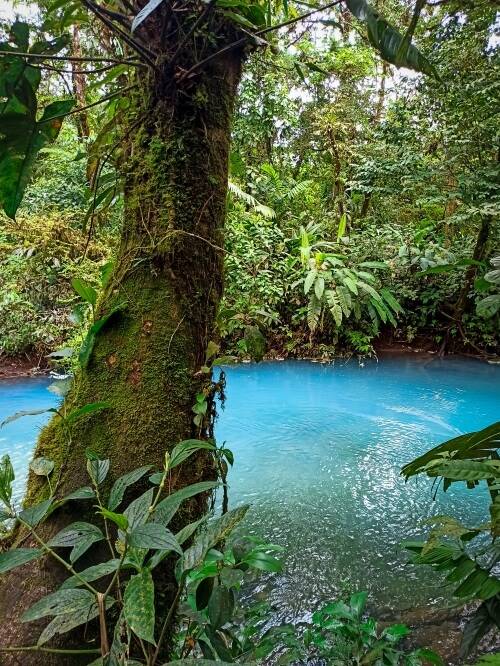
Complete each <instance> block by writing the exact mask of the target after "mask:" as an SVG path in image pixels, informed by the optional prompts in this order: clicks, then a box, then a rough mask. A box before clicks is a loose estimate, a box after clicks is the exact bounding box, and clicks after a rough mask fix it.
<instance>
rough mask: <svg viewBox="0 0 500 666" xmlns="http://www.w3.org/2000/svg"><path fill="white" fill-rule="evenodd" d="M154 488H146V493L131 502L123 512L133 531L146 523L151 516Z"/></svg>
mask: <svg viewBox="0 0 500 666" xmlns="http://www.w3.org/2000/svg"><path fill="white" fill-rule="evenodd" d="M153 495H154V488H150V489H149V490H146V492H145V493H143V494H142V495H140V496H139V497H137V499H135V500H134V501H133V502H131V503H130V504H129V505H128V507H127V508H126V509H125V511H124V512H123V513H124V514H125V516H126V517H127V520H128V527H129V530H130V531H132V530H134V529H135V528H136V527H138V526H139V525H144V523H145V522H146V520H147V519H148V517H149V507H150V506H151V505H152V504H153Z"/></svg>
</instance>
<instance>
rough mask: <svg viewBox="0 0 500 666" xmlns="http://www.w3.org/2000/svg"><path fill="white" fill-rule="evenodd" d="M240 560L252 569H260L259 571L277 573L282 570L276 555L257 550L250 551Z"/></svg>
mask: <svg viewBox="0 0 500 666" xmlns="http://www.w3.org/2000/svg"><path fill="white" fill-rule="evenodd" d="M242 561H243V562H245V563H246V564H248V565H249V566H251V567H253V568H254V569H260V570H261V571H271V572H272V573H279V572H280V571H282V570H283V567H282V564H281V562H280V561H279V560H278V559H277V558H276V557H273V556H272V555H269V554H268V553H264V552H262V551H259V550H255V551H253V550H252V551H250V552H249V553H248V554H247V555H246V556H245V558H244V559H243V560H242Z"/></svg>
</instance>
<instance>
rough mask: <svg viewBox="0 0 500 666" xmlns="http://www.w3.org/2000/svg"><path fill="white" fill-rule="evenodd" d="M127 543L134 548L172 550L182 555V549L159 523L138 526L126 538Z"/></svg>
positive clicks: (170, 533)
mask: <svg viewBox="0 0 500 666" xmlns="http://www.w3.org/2000/svg"><path fill="white" fill-rule="evenodd" d="M128 543H129V545H130V546H133V547H135V548H148V549H149V548H151V549H154V550H173V551H174V552H176V553H178V554H179V555H182V548H181V547H180V545H179V544H178V543H177V540H176V538H175V537H174V535H173V534H172V532H170V531H169V530H167V528H166V527H164V526H163V525H160V524H159V523H147V524H146V525H138V526H137V527H136V528H135V529H134V530H133V531H132V532H130V534H129V537H128Z"/></svg>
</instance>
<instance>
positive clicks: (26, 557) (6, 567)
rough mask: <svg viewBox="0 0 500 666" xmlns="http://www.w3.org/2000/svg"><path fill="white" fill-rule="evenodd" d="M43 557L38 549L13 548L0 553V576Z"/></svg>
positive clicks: (41, 551)
mask: <svg viewBox="0 0 500 666" xmlns="http://www.w3.org/2000/svg"><path fill="white" fill-rule="evenodd" d="M42 555H43V550H41V549H40V548H15V549H14V550H7V551H5V552H4V553H0V574H3V573H6V572H7V571H10V570H11V569H16V568H17V567H22V566H23V564H27V563H28V562H31V560H36V559H37V558H38V557H41V556H42Z"/></svg>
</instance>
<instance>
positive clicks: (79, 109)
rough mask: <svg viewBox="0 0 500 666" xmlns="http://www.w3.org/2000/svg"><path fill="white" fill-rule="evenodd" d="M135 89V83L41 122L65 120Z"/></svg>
mask: <svg viewBox="0 0 500 666" xmlns="http://www.w3.org/2000/svg"><path fill="white" fill-rule="evenodd" d="M136 87H137V83H134V84H133V85H131V86H127V87H126V88H122V89H121V90H115V92H114V93H110V94H109V95H105V96H104V97H101V99H98V100H97V102H92V104H87V106H79V107H78V108H77V109H72V110H71V111H68V112H67V113H59V114H58V115H55V116H50V118H44V120H43V122H44V123H48V122H50V121H51V120H54V119H55V118H65V117H66V116H72V115H73V114H75V113H80V112H81V111H86V110H87V109H91V108H92V107H93V106H97V105H98V104H102V103H103V102H108V101H109V100H110V99H113V98H115V97H118V95H121V94H122V93H125V92H128V91H129V90H132V89H133V88H136Z"/></svg>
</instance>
